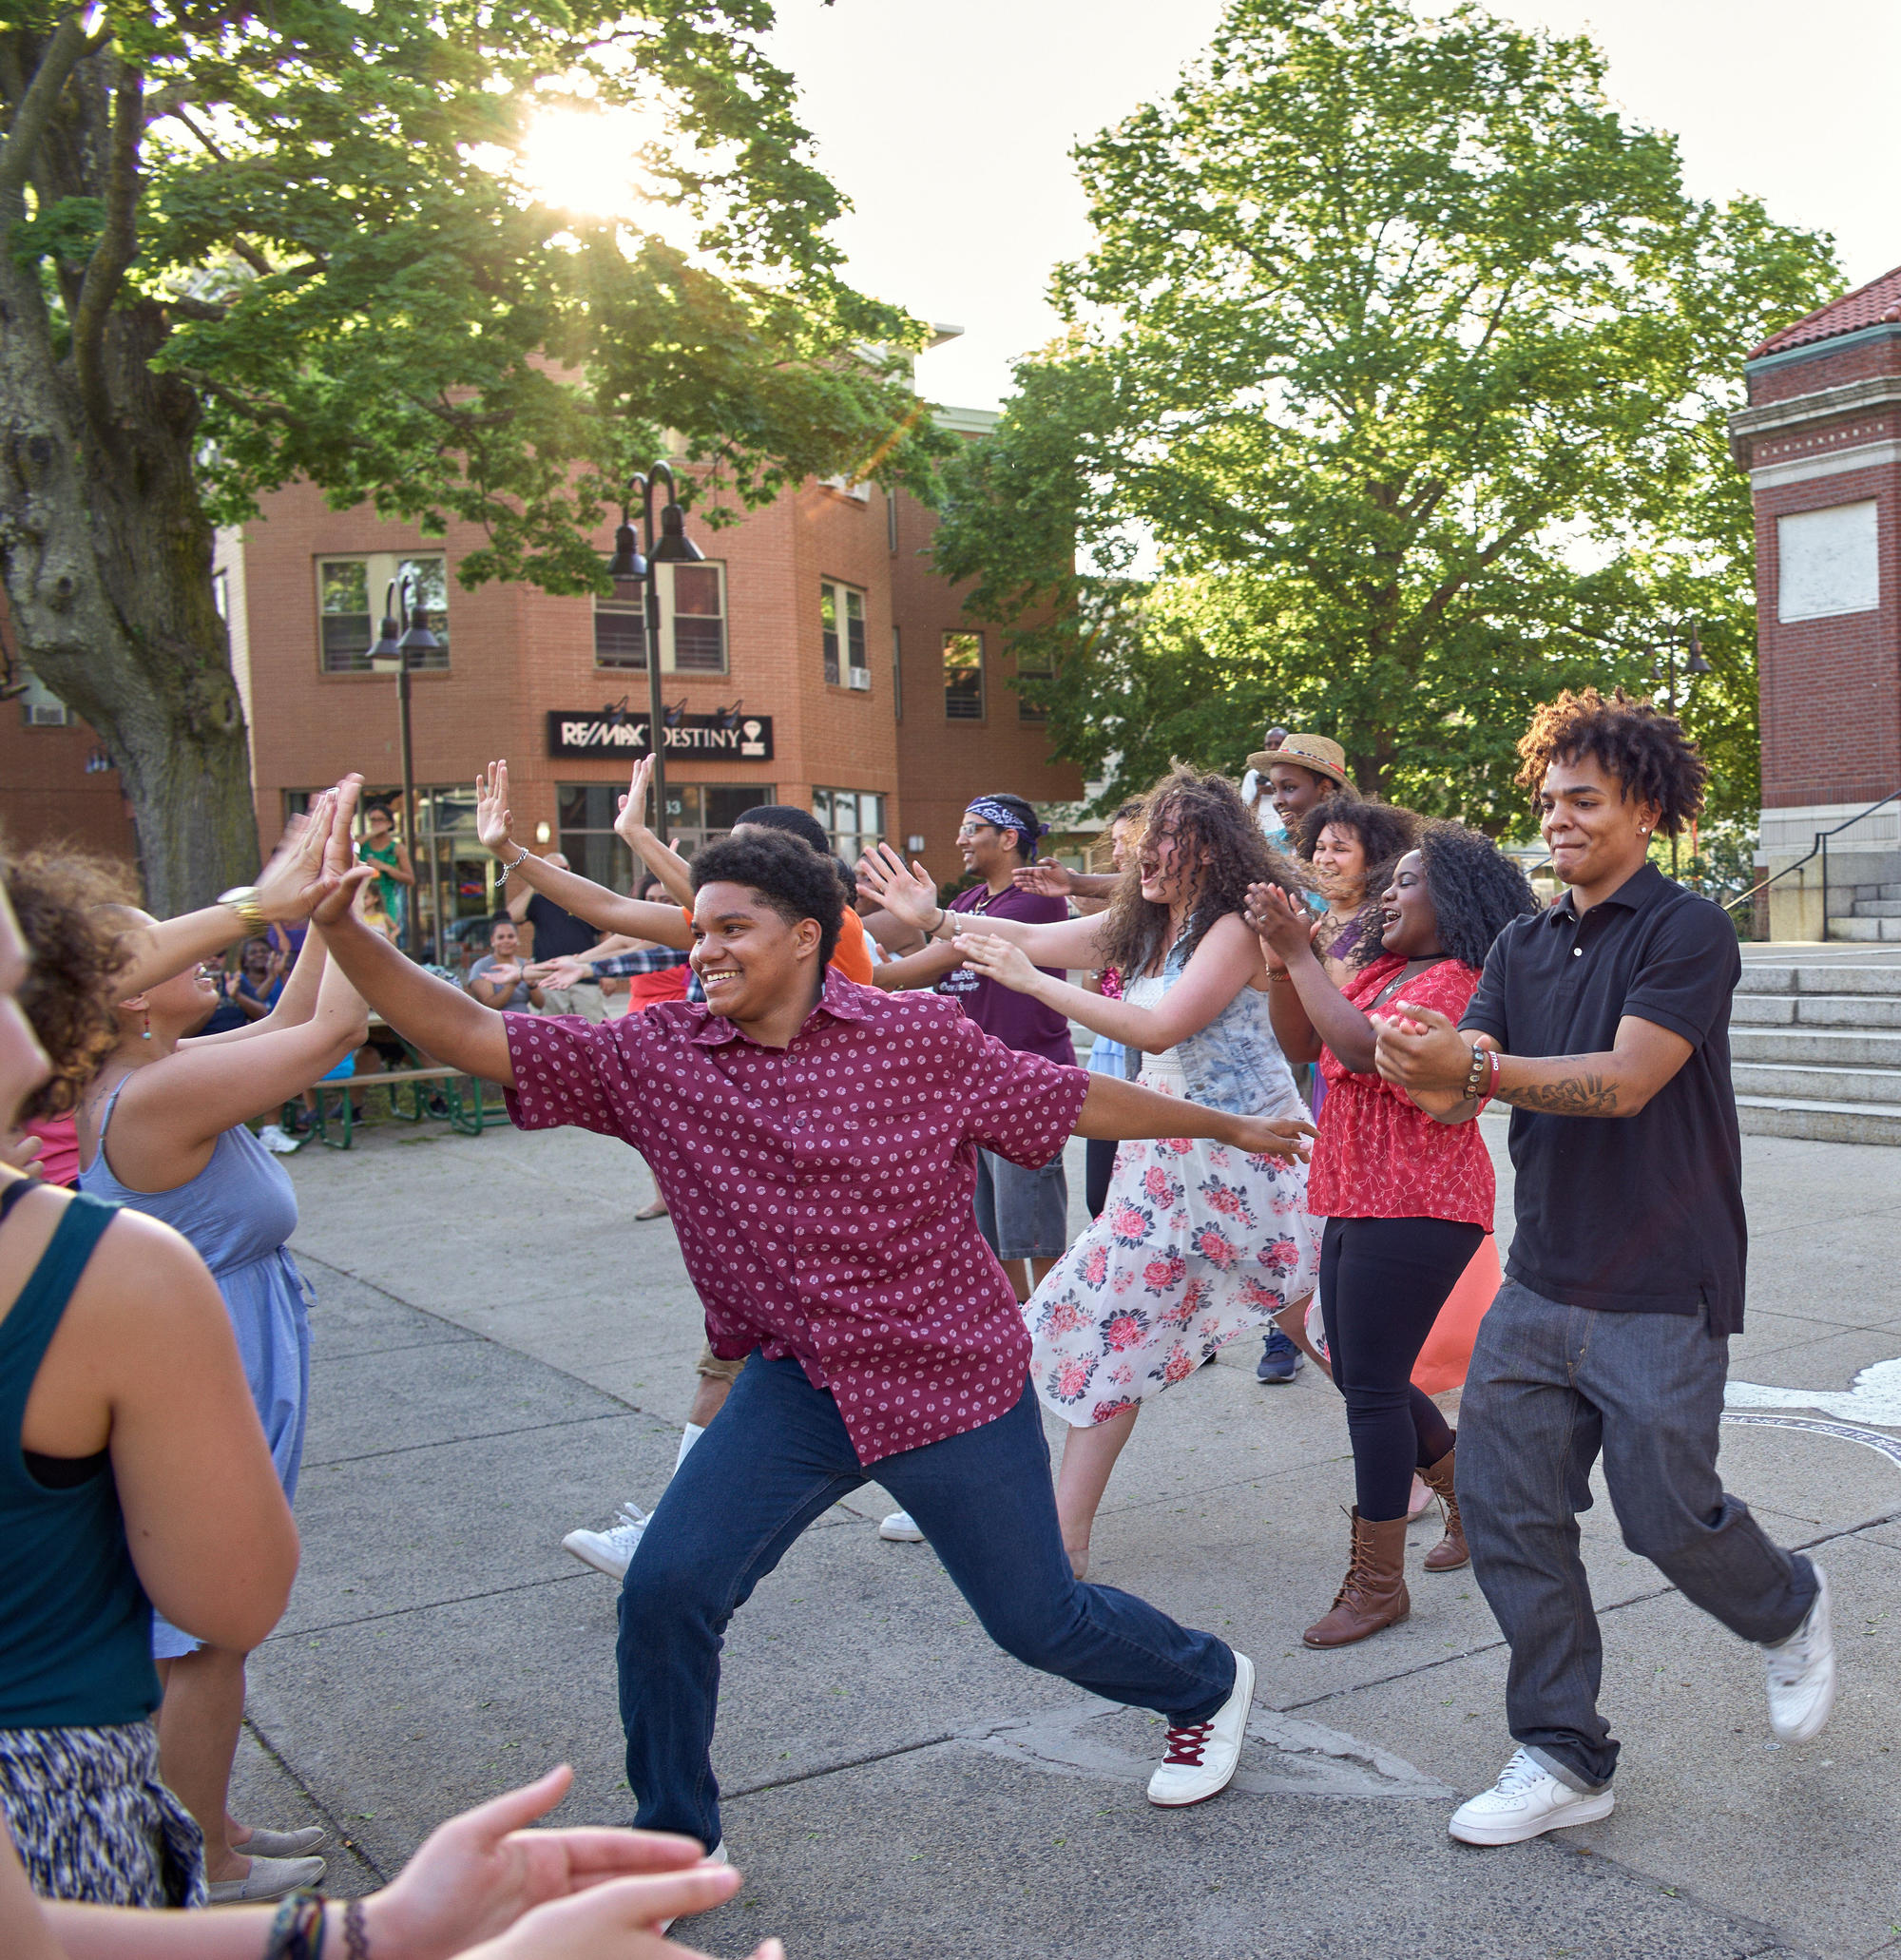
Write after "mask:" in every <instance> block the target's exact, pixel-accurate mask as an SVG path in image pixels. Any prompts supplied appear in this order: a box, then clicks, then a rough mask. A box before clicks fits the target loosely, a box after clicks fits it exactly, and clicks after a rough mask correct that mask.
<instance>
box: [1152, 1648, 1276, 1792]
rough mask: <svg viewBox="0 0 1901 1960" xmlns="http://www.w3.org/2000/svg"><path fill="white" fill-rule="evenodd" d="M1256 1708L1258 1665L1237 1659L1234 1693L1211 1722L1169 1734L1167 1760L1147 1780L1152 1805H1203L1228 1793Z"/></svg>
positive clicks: (1157, 1766)
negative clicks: (1255, 1687) (1255, 1690)
mask: <svg viewBox="0 0 1901 1960" xmlns="http://www.w3.org/2000/svg"><path fill="white" fill-rule="evenodd" d="M1253 1706H1254V1662H1252V1661H1250V1660H1249V1659H1248V1657H1247V1656H1246V1655H1245V1654H1241V1653H1238V1654H1236V1656H1235V1686H1234V1692H1233V1693H1232V1694H1231V1695H1230V1696H1229V1697H1228V1699H1227V1700H1226V1701H1223V1702H1222V1703H1221V1705H1220V1706H1219V1708H1218V1709H1216V1711H1215V1713H1214V1715H1213V1717H1212V1718H1211V1719H1210V1720H1207V1721H1198V1722H1196V1723H1195V1724H1194V1726H1193V1727H1192V1728H1174V1729H1170V1730H1169V1732H1168V1754H1167V1755H1166V1756H1164V1757H1163V1758H1162V1760H1161V1762H1160V1763H1158V1764H1157V1765H1156V1770H1155V1774H1154V1776H1152V1777H1149V1779H1148V1800H1149V1802H1151V1803H1159V1804H1162V1805H1164V1806H1166V1807H1168V1808H1173V1807H1174V1806H1175V1805H1177V1804H1183V1803H1204V1802H1205V1801H1206V1800H1207V1799H1208V1798H1209V1797H1216V1796H1219V1794H1220V1792H1221V1791H1223V1790H1225V1789H1226V1788H1227V1787H1228V1785H1229V1784H1230V1783H1231V1782H1232V1781H1233V1780H1234V1775H1235V1772H1236V1770H1238V1769H1239V1767H1240V1761H1241V1743H1242V1741H1243V1740H1244V1739H1246V1736H1247V1725H1248V1713H1249V1711H1250V1710H1251V1709H1252V1708H1253Z"/></svg>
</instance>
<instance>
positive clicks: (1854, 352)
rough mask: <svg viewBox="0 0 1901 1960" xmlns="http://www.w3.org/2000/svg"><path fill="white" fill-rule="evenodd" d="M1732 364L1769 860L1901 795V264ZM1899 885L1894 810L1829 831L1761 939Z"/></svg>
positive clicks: (1792, 855) (1777, 892)
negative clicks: (1751, 549) (1745, 481)
mask: <svg viewBox="0 0 1901 1960" xmlns="http://www.w3.org/2000/svg"><path fill="white" fill-rule="evenodd" d="M1743 372H1744V374H1745V375H1746V376H1747V379H1748V385H1749V406H1748V407H1747V408H1745V409H1741V410H1739V411H1738V413H1736V414H1734V415H1733V416H1732V417H1731V418H1730V445H1731V449H1732V452H1734V454H1735V456H1736V460H1737V462H1738V464H1739V465H1740V466H1741V468H1742V469H1744V470H1746V471H1748V472H1749V478H1750V486H1751V490H1752V491H1753V493H1754V499H1755V507H1756V567H1757V570H1756V593H1757V652H1758V663H1759V677H1758V678H1759V686H1760V690H1761V711H1762V841H1761V855H1762V857H1763V859H1764V860H1765V862H1766V864H1767V867H1768V868H1769V869H1770V870H1772V871H1777V870H1781V869H1782V868H1783V867H1784V866H1786V865H1790V864H1793V863H1794V862H1795V860H1796V859H1797V858H1799V857H1800V856H1802V855H1803V854H1804V853H1806V852H1808V851H1809V850H1810V849H1811V847H1812V845H1813V843H1814V839H1815V834H1816V833H1817V832H1818V831H1823V830H1827V829H1830V828H1831V827H1833V826H1834V825H1836V824H1840V823H1842V822H1844V821H1845V820H1846V819H1848V818H1850V817H1854V816H1855V815H1856V813H1857V812H1859V811H1860V810H1862V809H1863V808H1865V807H1866V806H1867V805H1868V804H1870V803H1872V802H1874V801H1875V800H1876V799H1877V798H1879V797H1885V796H1887V795H1888V794H1889V793H1890V792H1891V791H1895V790H1901V268H1897V269H1896V270H1895V271H1893V272H1891V273H1889V274H1887V275H1886V276H1885V277H1883V278H1881V279H1876V280H1874V281H1873V282H1872V284H1870V285H1866V286H1863V287H1861V288H1860V289H1859V290H1858V291H1856V292H1853V293H1850V294H1848V295H1846V296H1845V297H1844V298H1840V299H1838V300H1836V301H1835V302H1834V305H1832V306H1826V307H1823V308H1822V309H1821V310H1820V311H1819V312H1818V313H1815V314H1811V315H1810V316H1809V317H1807V318H1806V319H1800V320H1797V321H1796V322H1795V324H1794V325H1793V326H1790V327H1785V328H1784V329H1783V330H1782V331H1781V332H1780V333H1779V334H1776V336H1773V337H1772V338H1771V339H1769V340H1766V341H1764V342H1763V344H1762V345H1761V346H1760V347H1758V348H1757V350H1756V351H1755V352H1754V353H1753V354H1752V355H1750V356H1749V359H1748V361H1747V363H1746V364H1745V366H1744V370H1743ZM1897 882H1901V806H1897V805H1895V804H1890V805H1889V806H1888V808H1887V809H1886V810H1883V811H1878V812H1876V813H1875V814H1874V815H1872V816H1871V817H1867V818H1866V819H1864V820H1862V821H1860V822H1858V823H1855V824H1853V826H1852V827H1851V828H1849V829H1847V830H1845V831H1843V832H1842V833H1841V834H1840V835H1839V836H1836V837H1834V838H1832V839H1831V840H1830V845H1829V877H1828V887H1829V888H1828V891H1827V893H1826V894H1824V892H1823V890H1822V886H1821V882H1820V865H1819V862H1816V863H1815V864H1813V865H1811V866H1808V867H1805V868H1804V870H1803V871H1802V872H1800V873H1797V874H1795V875H1794V876H1792V877H1791V878H1789V879H1787V880H1785V882H1784V883H1783V884H1782V885H1780V886H1777V887H1776V888H1775V889H1774V890H1773V891H1772V893H1771V894H1770V896H1771V928H1772V936H1773V937H1775V938H1777V939H1796V938H1799V939H1819V938H1821V937H1823V936H1824V930H1823V928H1824V920H1825V919H1837V920H1844V919H1846V918H1847V916H1848V915H1849V914H1850V913H1852V912H1853V907H1854V904H1855V900H1856V896H1857V894H1860V896H1861V897H1862V899H1863V900H1864V901H1865V902H1869V903H1876V902H1880V896H1881V894H1879V887H1880V886H1882V885H1884V884H1895V883H1897ZM1874 923H1875V921H1874V920H1872V919H1864V920H1858V921H1856V922H1855V930H1856V936H1864V937H1874V936H1876V932H1868V931H1864V930H1861V929H1862V928H1865V927H1866V926H1868V925H1871V924H1874ZM1890 925H1894V926H1896V927H1897V929H1901V920H1892V921H1891V920H1886V919H1882V920H1880V921H1879V922H1878V930H1879V931H1884V932H1885V931H1886V930H1887V928H1888V927H1889V926H1890ZM1848 933H1849V929H1848V928H1847V927H1840V928H1838V929H1837V933H1836V936H1844V937H1845V936H1848ZM1891 936H1901V930H1897V932H1895V933H1894V934H1892V935H1891Z"/></svg>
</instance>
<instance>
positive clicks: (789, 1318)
mask: <svg viewBox="0 0 1901 1960" xmlns="http://www.w3.org/2000/svg"><path fill="white" fill-rule="evenodd" d="M504 1019H505V1020H506V1022H507V1024H508V1029H509V1058H510V1060H511V1061H512V1063H513V1065H514V1071H515V1086H514V1088H513V1090H512V1091H511V1092H510V1093H509V1115H510V1116H511V1117H512V1118H513V1119H514V1121H515V1123H516V1124H518V1125H519V1126H520V1127H521V1128H523V1129H547V1128H551V1127H553V1126H555V1125H557V1124H578V1125H579V1126H580V1127H582V1128H583V1129H591V1130H599V1131H601V1132H602V1133H603V1134H604V1135H606V1136H615V1137H621V1138H624V1140H625V1141H626V1142H627V1143H631V1144H632V1145H633V1146H634V1148H635V1149H637V1150H638V1151H640V1153H641V1154H642V1156H643V1157H644V1158H645V1159H646V1160H647V1163H648V1164H649V1165H650V1166H651V1167H652V1169H653V1174H654V1180H655V1182H657V1183H658V1184H659V1186H660V1189H661V1194H662V1197H664V1198H665V1200H666V1202H667V1208H668V1209H669V1211H671V1213H672V1214H673V1224H674V1229H675V1231H677V1232H678V1233H679V1235H680V1248H681V1252H682V1255H683V1256H684V1258H685V1260H686V1270H687V1273H688V1274H689V1276H690V1277H691V1278H692V1280H693V1283H694V1285H695V1286H696V1287H697V1288H698V1289H699V1292H700V1297H701V1301H702V1302H703V1303H704V1305H705V1308H706V1333H707V1338H708V1339H709V1340H711V1342H712V1343H713V1351H714V1353H715V1354H717V1355H723V1356H726V1357H727V1358H729V1359H730V1358H734V1357H737V1356H739V1355H745V1354H749V1353H750V1352H751V1351H752V1350H753V1349H754V1348H758V1349H759V1350H760V1351H761V1352H762V1353H764V1354H765V1355H767V1356H768V1357H769V1358H773V1359H777V1358H778V1357H779V1356H781V1355H793V1356H795V1357H796V1358H797V1361H798V1362H799V1364H800V1365H801V1366H802V1367H803V1368H804V1370H805V1373H806V1375H807V1377H808V1378H809V1379H810V1380H811V1381H812V1383H813V1384H814V1386H815V1387H818V1388H824V1389H829V1390H830V1391H831V1392H832V1394H833V1396H834V1398H835V1400H836V1402H837V1404H838V1412H839V1414H840V1415H841V1416H843V1418H844V1421H845V1427H846V1430H847V1431H848V1432H849V1433H850V1435H851V1438H852V1443H853V1447H854V1449H855V1450H856V1451H857V1452H858V1460H859V1461H860V1462H861V1463H863V1464H867V1465H870V1464H873V1463H875V1462H876V1461H877V1460H878V1459H879V1458H880V1457H881V1456H890V1455H892V1454H893V1453H894V1452H895V1451H900V1450H915V1449H917V1448H919V1447H920V1446H921V1445H923V1444H926V1443H935V1442H939V1441H941V1440H942V1439H943V1438H944V1437H946V1436H955V1435H959V1434H961V1433H962V1432H964V1431H966V1430H973V1429H977V1428H979V1427H980V1426H981V1425H983V1424H984V1423H987V1422H992V1421H994V1420H995V1419H996V1418H997V1417H998V1416H1000V1415H1003V1414H1006V1413H1007V1412H1008V1411H1009V1410H1011V1409H1013V1408H1014V1407H1015V1406H1016V1403H1017V1400H1018V1398H1019V1397H1020V1396H1021V1395H1022V1393H1023V1386H1024V1381H1025V1377H1026V1374H1027V1368H1028V1362H1029V1337H1028V1335H1027V1334H1026V1333H1025V1331H1024V1324H1023V1313H1022V1310H1021V1309H1020V1308H1019V1307H1018V1305H1017V1303H1016V1299H1015V1297H1014V1295H1013V1294H1012V1293H1011V1290H1010V1285H1009V1282H1008V1279H1006V1278H1005V1277H1004V1271H1003V1268H1002V1267H1001V1266H1000V1265H998V1263H997V1261H996V1259H994V1258H993V1257H992V1256H991V1253H990V1249H989V1246H987V1245H986V1244H985V1243H984V1240H983V1238H982V1236H981V1234H979V1232H978V1230H977V1225H976V1219H975V1215H974V1213H973V1211H972V1209H971V1194H972V1192H973V1191H974V1190H975V1187H976V1179H977V1157H976V1153H977V1149H978V1147H979V1146H980V1145H981V1146H982V1147H983V1148H984V1149H986V1150H994V1151H995V1152H996V1153H997V1154H998V1155H999V1156H1001V1157H1007V1158H1008V1159H1010V1161H1011V1162H1012V1163H1021V1164H1025V1165H1035V1164H1042V1163H1048V1161H1049V1160H1050V1158H1051V1157H1053V1156H1054V1155H1055V1154H1056V1152H1057V1151H1058V1150H1059V1149H1060V1148H1061V1147H1062V1145H1063V1143H1064V1140H1065V1139H1066V1137H1067V1136H1068V1135H1069V1133H1070V1131H1071V1130H1072V1129H1074V1127H1075V1125H1076V1119H1077V1118H1078V1116H1079V1115H1080V1114H1081V1113H1082V1108H1083V1099H1084V1097H1085V1095H1086V1094H1087V1093H1088V1085H1089V1078H1088V1076H1087V1075H1086V1074H1085V1073H1084V1071H1083V1070H1082V1069H1080V1068H1066V1067H1063V1066H1060V1065H1059V1064H1057V1063H1054V1062H1047V1061H1045V1060H1044V1059H1043V1058H1042V1057H1041V1056H1038V1055H1025V1054H1018V1053H1016V1052H1014V1051H1013V1050H1012V1049H1009V1048H1007V1047H1004V1045H1003V1044H1002V1043H1001V1042H998V1041H993V1040H991V1038H990V1037H989V1035H987V1034H985V1033H984V1032H983V1031H982V1030H981V1029H980V1028H977V1027H976V1026H975V1025H974V1024H973V1023H972V1022H970V1020H969V1019H968V1018H967V1017H966V1016H965V1015H964V1014H963V1013H962V1012H961V1011H960V1010H959V1009H957V1008H956V1007H955V1006H954V1005H953V1004H952V1003H951V1002H950V1001H947V1000H940V999H939V998H938V997H937V996H936V995H934V994H929V993H883V992H880V991H879V990H877V989H876V988H872V987H858V986H854V984H853V983H852V982H851V981H849V980H847V979H845V978H844V977H843V976H842V975H840V974H839V973H838V972H837V971H836V970H829V971H828V972H827V973H826V975H825V990H824V992H823V993H822V994H821V995H820V996H819V999H818V1004H817V1005H816V1007H815V1008H814V1009H813V1010H812V1012H811V1013H810V1014H809V1015H808V1016H807V1017H806V1020H805V1023H804V1025H803V1026H802V1027H801V1028H799V1030H798V1032H797V1035H795V1036H794V1037H793V1040H792V1044H791V1046H790V1047H785V1048H768V1047H760V1046H759V1045H758V1043H757V1042H755V1041H752V1040H750V1039H749V1038H748V1037H747V1036H745V1035H743V1034H741V1033H740V1032H739V1029H738V1028H736V1027H735V1026H734V1025H733V1023H732V1022H731V1021H730V1020H726V1019H724V1018H722V1017H720V1016H718V1015H715V1014H713V1013H711V1012H710V1011H709V1010H708V1009H706V1008H705V1007H703V1006H701V1005H698V1004H696V1003H689V1002H686V1001H665V1002H662V1003H661V1004H660V1005H659V1006H657V1007H651V1008H648V1009H645V1010H644V1011H643V1012H641V1013H637V1014H627V1015H624V1016H623V1017H622V1018H620V1019H618V1020H613V1021H605V1022H602V1023H600V1024H599V1025H590V1024H589V1023H587V1022H586V1021H583V1020H580V1019H578V1018H569V1017H567V1016H544V1015H537V1014H508V1015H505V1016H504Z"/></svg>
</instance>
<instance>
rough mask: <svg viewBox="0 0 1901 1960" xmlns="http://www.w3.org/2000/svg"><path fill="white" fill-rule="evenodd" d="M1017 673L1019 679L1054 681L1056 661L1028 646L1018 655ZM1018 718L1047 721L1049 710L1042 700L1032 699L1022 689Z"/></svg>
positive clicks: (1017, 709) (1017, 701)
mask: <svg viewBox="0 0 1901 1960" xmlns="http://www.w3.org/2000/svg"><path fill="white" fill-rule="evenodd" d="M1016 674H1017V679H1018V680H1019V681H1053V680H1055V678H1056V663H1055V662H1054V661H1053V660H1052V659H1051V658H1050V656H1049V655H1048V654H1047V652H1046V653H1038V652H1033V651H1031V650H1029V649H1027V648H1026V649H1025V650H1024V651H1022V652H1020V653H1019V654H1018V655H1017V657H1016ZM1016 718H1017V720H1018V721H1038V722H1040V721H1048V720H1049V710H1048V709H1047V707H1045V706H1044V704H1043V703H1042V702H1041V701H1031V700H1030V698H1029V697H1028V696H1027V694H1025V693H1024V692H1023V691H1022V690H1021V689H1019V690H1018V692H1017V697H1016Z"/></svg>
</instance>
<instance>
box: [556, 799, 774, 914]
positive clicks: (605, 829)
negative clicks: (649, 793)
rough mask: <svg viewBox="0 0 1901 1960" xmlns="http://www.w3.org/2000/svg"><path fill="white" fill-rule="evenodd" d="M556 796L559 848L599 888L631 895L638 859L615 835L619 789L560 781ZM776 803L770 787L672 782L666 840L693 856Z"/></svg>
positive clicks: (667, 804)
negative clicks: (745, 818)
mask: <svg viewBox="0 0 1901 1960" xmlns="http://www.w3.org/2000/svg"><path fill="white" fill-rule="evenodd" d="M554 794H555V808H556V811H557V813H558V829H559V831H560V839H561V841H560V849H561V851H562V853H563V854H564V855H566V859H567V861H568V863H569V864H570V865H571V866H573V868H574V869H575V870H576V871H578V872H579V873H580V874H581V875H582V876H583V877H585V878H592V879H593V880H594V882H595V883H596V884H597V885H605V886H606V887H607V888H608V889H609V890H610V891H614V892H627V891H631V890H632V889H633V876H634V855H633V853H632V852H631V851H629V850H628V849H627V847H626V846H625V845H624V843H622V841H621V840H620V838H619V837H617V836H615V835H614V817H615V813H616V812H617V811H618V810H619V808H620V800H621V796H622V790H621V785H620V784H619V783H615V782H562V783H557V784H556V785H555V791H554ZM772 800H773V785H772V784H771V783H769V782H739V783H720V782H669V783H668V784H667V786H666V828H667V836H668V837H669V839H670V840H671V841H672V842H674V843H676V844H678V845H679V846H680V848H681V849H682V851H683V852H684V853H685V854H686V855H687V856H689V857H691V856H692V855H694V853H695V852H697V851H699V850H700V849H701V846H702V845H705V844H711V843H714V842H716V841H717V840H718V839H719V838H720V837H723V836H726V835H727V834H728V833H729V832H730V831H731V830H732V828H733V826H734V824H735V823H737V822H738V821H739V818H740V817H741V816H742V815H743V814H744V813H745V812H746V811H748V810H751V809H755V808H756V807H757V806H758V805H759V804H760V803H770V802H771V801H772Z"/></svg>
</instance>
